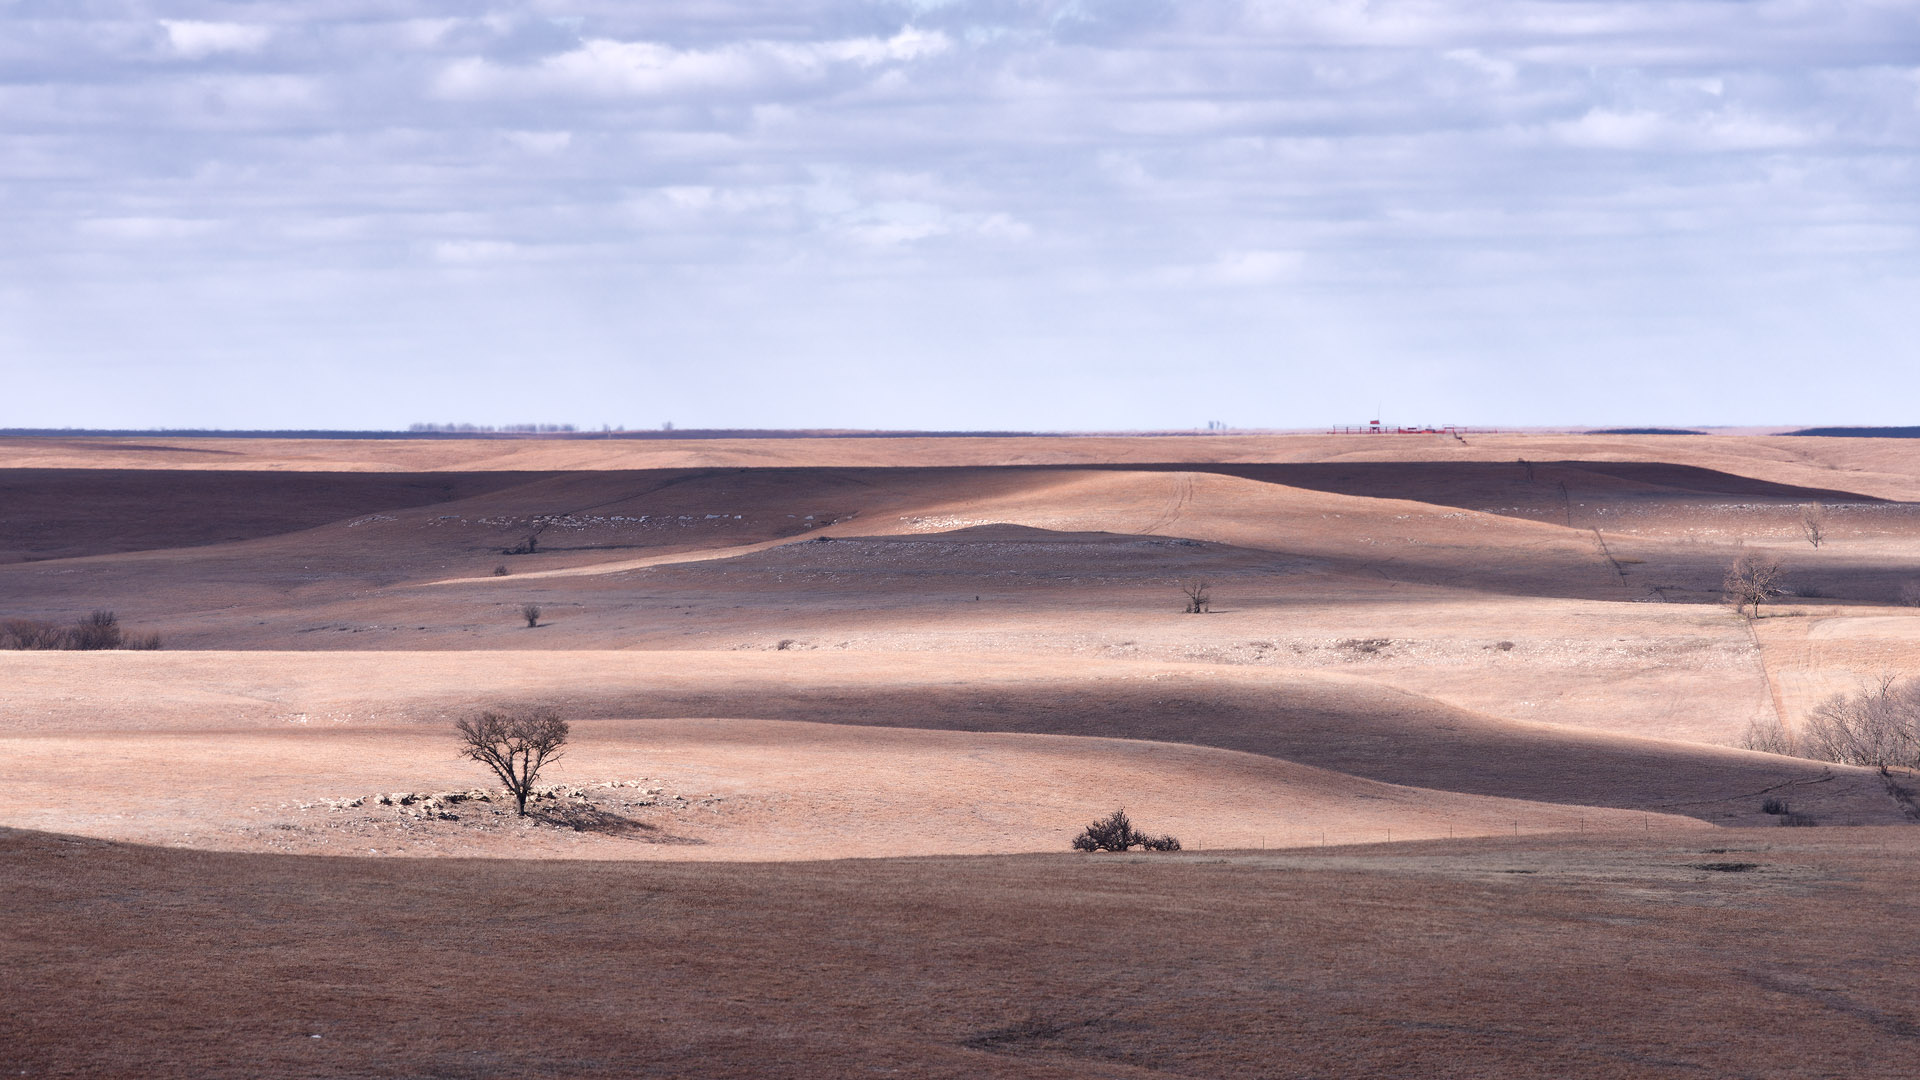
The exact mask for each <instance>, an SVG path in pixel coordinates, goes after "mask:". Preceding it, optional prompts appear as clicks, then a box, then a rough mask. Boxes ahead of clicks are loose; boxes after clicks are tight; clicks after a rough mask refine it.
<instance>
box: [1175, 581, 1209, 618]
mask: <svg viewBox="0 0 1920 1080" xmlns="http://www.w3.org/2000/svg"><path fill="white" fill-rule="evenodd" d="M1212 588H1213V587H1212V586H1211V585H1209V584H1207V583H1206V582H1205V581H1183V582H1181V583H1180V591H1181V592H1183V593H1186V594H1187V614H1189V615H1199V614H1202V613H1204V612H1206V611H1208V610H1209V605H1211V604H1212V603H1213V593H1212V591H1211V590H1212Z"/></svg>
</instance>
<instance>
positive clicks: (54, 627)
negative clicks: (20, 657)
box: [0, 610, 160, 651]
mask: <svg viewBox="0 0 1920 1080" xmlns="http://www.w3.org/2000/svg"><path fill="white" fill-rule="evenodd" d="M159 647H160V635H159V634H131V635H130V634H128V633H127V632H126V631H124V630H122V629H121V628H120V619H119V617H118V616H116V615H114V613H113V612H111V611H105V610H102V611H95V612H93V613H91V614H89V615H88V616H87V617H86V618H84V619H80V620H79V621H77V622H75V623H73V624H72V625H71V626H60V625H58V624H56V623H50V622H46V621H45V620H42V619H8V620H7V621H6V622H4V623H0V649H72V650H84V651H90V650H95V649H157V648H159Z"/></svg>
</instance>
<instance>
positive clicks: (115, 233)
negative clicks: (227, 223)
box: [80, 217, 220, 241]
mask: <svg viewBox="0 0 1920 1080" xmlns="http://www.w3.org/2000/svg"><path fill="white" fill-rule="evenodd" d="M219 227H220V223H219V222H217V221H208V220H205V219H200V218H175V217H106V218H88V219H87V220H85V221H82V222H80V231H81V232H83V233H85V234H87V235H89V236H99V237H105V238H107V239H111V240H133V241H143V240H187V239H192V238H193V237H198V236H205V235H206V234H208V233H210V232H212V231H214V230H215V229H217V228H219Z"/></svg>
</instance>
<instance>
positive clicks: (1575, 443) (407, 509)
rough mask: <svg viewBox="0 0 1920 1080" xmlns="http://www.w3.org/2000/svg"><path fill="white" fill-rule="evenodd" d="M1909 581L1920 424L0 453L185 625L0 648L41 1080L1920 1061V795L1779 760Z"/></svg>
mask: <svg viewBox="0 0 1920 1080" xmlns="http://www.w3.org/2000/svg"><path fill="white" fill-rule="evenodd" d="M1815 501H1817V502H1819V503H1821V504H1822V505H1823V506H1824V507H1825V508H1826V515H1827V521H1828V537H1827V539H1826V540H1825V542H1823V543H1822V544H1821V545H1820V546H1819V547H1818V548H1815V547H1813V546H1812V545H1810V544H1809V543H1807V541H1806V540H1805V539H1804V538H1803V536H1802V535H1801V532H1800V527H1799V521H1800V510H1799V508H1800V507H1801V506H1802V505H1803V504H1805V503H1809V502H1815ZM535 535H537V543H536V550H535V551H533V552H532V553H528V554H505V553H504V552H505V551H506V550H507V549H510V548H514V547H516V546H519V545H521V544H523V543H524V542H525V541H526V540H527V538H528V537H529V536H535ZM1743 546H1744V547H1751V548H1760V549H1764V550H1767V551H1770V552H1773V553H1775V554H1777V555H1779V556H1780V557H1781V559H1782V560H1783V561H1784V562H1785V563H1786V564H1787V567H1788V572H1789V578H1788V584H1789V588H1790V590H1791V593H1792V595H1788V596H1785V597H1782V598H1780V600H1779V601H1778V602H1777V603H1774V604H1770V605H1767V606H1765V607H1763V609H1762V611H1761V617H1759V618H1757V619H1752V620H1749V619H1745V618H1742V617H1740V616H1738V615H1736V614H1735V612H1734V611H1733V609H1732V608H1731V607H1730V606H1728V605H1727V604H1725V603H1724V602H1722V600H1721V598H1720V595H1719V585H1720V578H1721V575H1722V573H1723V572H1724V570H1725V568H1726V566H1727V565H1728V563H1729V562H1730V561H1731V559H1732V557H1733V555H1734V554H1735V553H1736V552H1737V551H1738V550H1739V549H1740V548H1741V547H1743ZM496 568H504V569H505V570H506V573H504V574H500V573H497V572H496ZM1202 580H1204V581H1206V582H1207V583H1208V584H1209V586H1210V588H1211V592H1212V598H1213V603H1212V611H1210V612H1208V613H1205V614H1198V615H1193V614H1185V613H1183V612H1182V610H1181V609H1182V604H1183V603H1184V601H1185V597H1184V596H1183V595H1182V593H1181V590H1180V584H1181V583H1182V582H1194V581H1202ZM1914 585H1920V441H1911V440H1870V439H1816V438H1790V437H1758V436H1752V437H1749V436H1689V437H1677V436H1572V435H1568V436H1559V435H1468V436H1466V438H1465V439H1464V440H1462V439H1454V438H1451V437H1448V438H1440V437H1435V436H1381V437H1371V436H1344V437H1331V436H1264V437H1261V436H1231V435H1226V436H1206V437H1199V436H1193V437H1145V436H1142V437H1099V438H1094V437H1084V438H1083V437H1033V438H836V439H827V438H819V439H806V438H791V439H712V440H695V439H686V440H667V439H646V440H621V439H595V438H576V439H495V440H457V439H447V440H391V441H382V440H304V441H303V440H281V439H259V440H255V439H173V438H158V437H149V438H140V439H108V438H63V439H7V440H0V620H4V619H37V620H44V621H51V622H68V621H71V620H73V619H75V618H77V617H79V616H82V615H85V614H86V613H87V612H89V611H92V610H96V609H111V610H113V611H114V612H115V613H116V614H117V615H118V617H119V619H120V621H121V623H122V624H123V625H124V626H126V627H127V628H128V629H129V630H130V631H133V632H136V633H150V632H151V633H158V634H159V635H160V637H161V639H162V642H163V645H164V647H163V648H162V649H160V650H158V651H106V652H57V651H15V650H0V760H4V761H5V763H6V768H5V773H4V775H5V779H6V783H5V784H4V785H0V867H3V868H0V880H4V881H6V882H7V883H8V885H7V888H5V889H4V890H0V908H4V911H0V920H4V921H3V922H0V925H3V926H4V927H5V930H4V932H0V964H4V970H5V971H6V973H7V975H8V977H9V980H10V982H11V983H12V984H13V987H14V992H13V993H12V994H11V995H10V999H11V1001H10V1004H9V1006H8V1008H7V1009H6V1010H4V1012H0V1074H4V1075H33V1076H156V1075H180V1076H267V1075H272V1076H436V1077H438V1076H445V1077H519V1076H555V1077H558V1076H742V1077H747V1076H796V1077H798V1076H851V1075H867V1074H891V1075H899V1076H1018V1077H1106V1076H1112V1077H1152V1076H1157V1077H1176V1076H1178V1077H1203V1076H1205V1077H1214V1076H1218V1077H1294V1076H1302V1077H1304V1076H1314V1077H1334V1076H1342V1077H1345V1076H1351V1077H1366V1076H1408V1077H1414V1076H1419V1077H1427V1076H1476V1077H1477V1076H1486V1077H1509V1076H1511V1077H1525V1076H1580V1077H1587V1076H1592V1077H1664V1076H1676V1077H1678V1076H1756V1077H1758V1076H1764V1077H1799V1076H1807V1077H1816V1076H1817V1077H1828V1076H1832V1077H1848V1076H1905V1075H1911V1073H1912V1067H1911V1058H1912V1055H1913V1052H1914V1045H1915V1044H1914V1040H1915V1039H1916V1038H1917V1037H1920V1008H1917V1007H1916V1006H1915V1005H1914V1004H1913V1000H1914V995H1913V991H1914V989H1915V982H1916V979H1915V969H1914V967H1913V962H1912V961H1911V959H1910V958H1909V957H1908V956H1907V955H1906V952H1907V951H1908V950H1907V948H1906V945H1905V943H1904V934H1903V933H1902V932H1903V930H1904V929H1905V927H1906V926H1908V925H1910V922H1911V919H1912V916H1913V914H1914V911H1913V905H1914V903H1915V901H1914V899H1913V897H1914V896H1916V895H1920V893H1916V891H1915V889H1914V885H1915V884H1916V882H1915V880H1914V879H1915V876H1916V875H1915V872H1914V871H1913V869H1912V867H1913V865H1914V856H1915V855H1916V854H1917V853H1920V830H1915V829H1914V828H1913V821H1912V820H1911V815H1912V814H1914V813H1915V811H1914V810H1913V808H1912V804H1911V802H1910V801H1903V799H1902V798H1901V794H1902V789H1903V788H1909V787H1920V781H1914V780H1912V779H1911V778H1908V777H1905V776H1903V775H1900V774H1899V773H1897V772H1896V773H1895V774H1894V775H1892V776H1883V775H1881V774H1879V773H1878V772H1876V771H1873V770H1869V769H1864V768H1856V767H1850V766H1842V765H1829V764H1825V763H1821V762H1813V761H1807V760H1803V759H1798V758H1788V757H1780V756H1776V755H1771V754H1762V753H1756V752H1753V751H1748V750H1743V749H1738V748H1737V744H1738V743H1739V742H1740V739H1741V736H1742V734H1743V733H1744V732H1745V731H1746V730H1747V728H1748V725H1749V724H1750V723H1752V722H1754V721H1756V720H1774V719H1777V720H1780V721H1784V722H1785V723H1787V724H1788V725H1790V726H1791V725H1795V724H1798V723H1799V722H1800V721H1801V720H1802V719H1803V718H1804V717H1805V715H1806V714H1807V713H1808V711H1810V710H1811V709H1812V708H1814V707H1815V706H1816V705H1817V704H1818V703H1819V702H1820V701H1821V700H1823V699H1824V698H1826V697H1827V696H1829V695H1831V694H1833V693H1836V692H1842V691H1846V690H1849V689H1852V688H1854V687H1856V686H1858V685H1860V684H1861V683H1862V682H1863V681H1864V680H1869V679H1872V678H1876V677H1878V676H1880V675H1882V674H1887V673H1892V674H1905V673H1920V608H1917V607H1911V606H1907V605H1906V604H1905V603H1904V602H1903V601H1904V599H1905V598H1906V596H1907V595H1909V586H1914ZM530 603H531V604H535V605H537V606H538V607H539V608H540V616H539V625H537V626H533V627H529V626H528V625H527V624H526V621H525V620H524V619H523V618H522V617H521V615H520V612H521V609H522V607H523V606H524V605H526V604H530ZM522 705H551V706H553V707H555V708H558V709H559V710H560V711H561V712H562V714H563V715H565V716H566V717H567V718H568V719H569V721H570V722H571V723H572V724H573V738H572V742H571V744H570V746H569V747H568V751H567V754H566V756H565V757H564V758H562V759H561V760H560V761H559V762H558V763H557V764H555V765H554V766H552V768H551V769H550V770H549V773H548V774H547V777H546V778H547V779H548V780H550V781H551V782H552V783H553V784H555V785H557V788H558V790H557V791H556V792H555V795H554V797H552V798H547V799H543V800H540V801H539V802H538V803H537V807H538V811H537V813H536V814H535V816H533V817H532V818H529V819H525V820H521V819H517V818H515V817H514V816H513V815H512V814H511V813H510V812H508V811H506V810H503V809H502V807H501V803H500V802H499V801H498V800H497V799H493V800H489V801H478V800H475V799H471V798H469V799H465V800H458V799H448V798H444V796H446V795H448V794H450V793H460V792H465V791H468V790H469V789H479V788H483V787H485V786H486V783H487V779H488V778H487V776H486V774H485V773H484V772H483V771H481V770H480V769H479V768H478V767H477V766H475V765H474V764H473V763H471V762H467V761H463V760H462V759H460V758H459V757H458V756H457V754H456V753H455V748H454V744H453V741H452V738H451V734H450V731H451V723H452V721H453V719H455V718H456V717H459V716H462V715H466V714H468V713H470V712H472V711H474V710H477V709H480V708H486V707H517V706H522ZM435 794H438V795H441V796H443V797H442V798H440V799H437V800H434V801H431V802H429V801H425V798H424V797H425V796H429V795H435ZM383 795H384V796H386V797H387V800H386V802H384V803H383V802H382V800H381V798H380V797H381V796H383ZM403 795H404V796H417V797H413V798H404V799H403V798H400V796H403ZM1769 798H1772V799H1782V800H1786V801H1788V802H1790V803H1791V806H1792V808H1793V810H1794V811H1796V812H1797V813H1798V814H1800V815H1803V816H1805V817H1809V818H1811V819H1812V820H1813V821H1814V822H1815V823H1816V827H1814V828H1797V829H1783V828H1779V827H1778V824H1777V823H1778V821H1779V820H1780V817H1779V816H1778V815H1774V814H1769V813H1765V812H1763V808H1762V803H1763V801H1764V800H1767V799H1769ZM1123 805H1124V806H1125V807H1126V808H1127V809H1128V811H1129V813H1130V814H1132V815H1133V816H1134V818H1135V819H1136V821H1137V822H1138V823H1139V824H1141V825H1143V826H1144V827H1146V828H1147V829H1149V830H1150V831H1153V832H1170V833H1173V834H1175V835H1177V836H1179V837H1180V838H1181V839H1182V841H1183V843H1184V845H1185V850H1184V851H1182V852H1180V853H1178V854H1155V855H1142V854H1130V855H1125V856H1114V855H1103V856H1084V855H1077V854H1073V853H1069V852H1068V851H1067V845H1068V841H1069V839H1070V838H1071V837H1072V836H1073V834H1074V833H1075V832H1076V831H1078V829H1079V828H1080V827H1081V826H1082V825H1084V824H1085V823H1086V822H1087V821H1089V820H1090V819H1091V818H1093V817H1094V816H1096V815H1098V814H1101V813H1104V812H1106V811H1108V810H1111V809H1113V808H1115V807H1117V806H1123Z"/></svg>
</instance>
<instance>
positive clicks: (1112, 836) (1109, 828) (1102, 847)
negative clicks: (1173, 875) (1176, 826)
mask: <svg viewBox="0 0 1920 1080" xmlns="http://www.w3.org/2000/svg"><path fill="white" fill-rule="evenodd" d="M1134 847H1139V848H1144V849H1146V850H1147V851H1179V850H1180V841H1179V839H1178V838H1176V837H1172V836H1148V835H1147V834H1146V833H1143V832H1139V831H1137V830H1135V829H1134V827H1133V822H1132V821H1130V820H1128V818H1127V812H1126V810H1125V809H1120V810H1115V811H1114V812H1113V813H1111V814H1108V815H1107V816H1106V817H1103V818H1100V819H1099V820H1097V821H1094V822H1093V823H1092V824H1090V825H1088V826H1087V827H1086V828H1085V829H1082V830H1080V835H1079V836H1076V837H1074V838H1073V850H1075V851H1126V850H1128V849H1130V848H1134Z"/></svg>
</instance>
